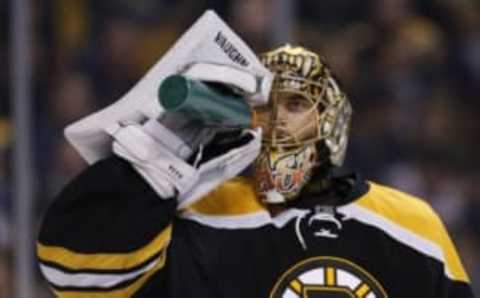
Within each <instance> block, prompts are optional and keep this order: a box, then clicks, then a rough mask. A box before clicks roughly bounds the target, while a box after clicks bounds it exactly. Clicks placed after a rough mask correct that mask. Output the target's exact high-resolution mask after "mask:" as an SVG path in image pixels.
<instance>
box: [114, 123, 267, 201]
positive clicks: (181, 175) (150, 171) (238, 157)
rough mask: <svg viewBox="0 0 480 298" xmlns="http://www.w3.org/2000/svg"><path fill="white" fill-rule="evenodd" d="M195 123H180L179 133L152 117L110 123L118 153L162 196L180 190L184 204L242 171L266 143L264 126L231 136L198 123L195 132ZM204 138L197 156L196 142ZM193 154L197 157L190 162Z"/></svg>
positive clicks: (167, 195) (173, 194) (165, 196)
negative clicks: (139, 121)
mask: <svg viewBox="0 0 480 298" xmlns="http://www.w3.org/2000/svg"><path fill="white" fill-rule="evenodd" d="M179 121H181V120H180V119H179ZM165 122H168V120H166V121H165ZM183 123H184V124H185V123H186V122H183ZM170 125H171V123H170ZM177 126H179V125H177ZM189 126H190V128H192V127H191V125H189V124H188V123H187V124H186V125H183V126H182V127H177V129H176V131H175V133H173V132H172V131H170V130H169V129H167V128H166V127H165V126H163V125H162V124H161V123H159V122H158V121H157V120H154V119H151V120H148V121H147V122H145V123H144V124H138V123H123V124H116V125H114V126H111V127H109V128H107V129H106V130H107V132H108V133H109V134H110V135H111V136H112V137H113V139H114V141H113V152H114V154H116V155H118V156H120V157H122V158H124V159H125V160H127V161H129V162H130V163H131V164H132V166H133V167H134V168H135V170H136V171H137V172H138V173H140V175H142V177H143V178H144V179H145V180H146V181H147V183H149V185H151V186H152V188H153V189H154V190H155V191H156V192H157V193H158V195H159V196H160V197H162V198H165V199H166V198H171V197H174V196H176V197H177V200H178V202H179V205H178V208H179V209H181V208H183V207H185V206H187V205H189V204H191V203H193V202H195V201H197V200H198V199H200V198H202V197H203V196H204V195H205V194H207V193H208V192H210V191H211V190H213V189H214V188H215V187H217V186H218V185H220V184H221V183H223V182H224V181H226V180H228V179H230V178H232V177H234V176H236V175H237V174H238V173H240V172H241V171H242V170H243V169H245V168H246V167H247V166H248V165H249V164H250V163H251V162H252V161H253V160H254V159H255V158H256V157H257V155H258V153H259V152H260V146H261V141H260V140H261V133H260V131H259V130H244V131H243V132H241V133H239V134H237V136H236V137H235V138H232V137H231V135H235V133H230V140H229V141H228V142H227V141H225V140H228V138H224V139H222V138H223V137H224V136H226V135H227V133H223V134H219V135H217V136H216V137H215V138H213V135H212V131H211V129H210V130H209V131H206V129H203V128H202V129H200V128H199V126H198V125H196V132H194V133H191V132H187V130H185V128H186V127H189ZM169 127H170V126H169ZM194 130H195V129H194ZM176 134H179V135H181V136H182V138H183V139H185V140H186V139H188V138H190V139H188V142H189V143H190V144H194V145H193V146H189V145H187V144H186V143H185V142H184V141H183V140H182V138H180V137H178V136H177V135H176ZM212 138H213V140H212ZM202 140H203V144H200V145H198V146H199V148H200V149H199V150H198V152H197V153H196V155H195V156H193V155H192V154H193V152H194V150H195V147H194V146H196V145H197V144H198V143H199V142H201V141H202ZM207 143H208V145H207ZM205 145H206V146H205ZM237 145H238V146H237ZM232 146H233V147H232ZM189 158H190V160H192V159H193V160H194V161H192V162H190V163H188V162H187V161H186V160H187V159H189Z"/></svg>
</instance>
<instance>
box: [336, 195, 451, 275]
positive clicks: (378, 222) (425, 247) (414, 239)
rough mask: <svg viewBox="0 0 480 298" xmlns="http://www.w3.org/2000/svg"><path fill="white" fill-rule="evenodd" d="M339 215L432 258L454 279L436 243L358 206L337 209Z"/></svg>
mask: <svg viewBox="0 0 480 298" xmlns="http://www.w3.org/2000/svg"><path fill="white" fill-rule="evenodd" d="M337 210H338V212H339V213H341V214H344V215H345V216H346V219H344V220H348V219H355V220H357V221H359V222H362V223H364V224H367V225H370V226H374V227H376V228H378V229H380V230H382V231H384V232H385V233H387V234H388V235H389V236H390V237H392V238H394V239H395V240H397V241H399V242H401V243H403V244H405V245H407V246H409V247H411V248H413V249H415V250H417V251H418V252H420V253H422V254H424V255H427V256H430V257H432V258H434V259H436V260H438V261H440V262H441V263H443V264H444V268H445V274H446V275H447V276H448V277H449V278H450V279H452V274H451V273H450V270H449V268H448V267H447V265H446V262H445V256H444V254H443V250H442V248H441V247H440V246H439V245H437V244H436V243H434V242H432V241H430V240H428V239H425V238H424V237H421V236H419V235H417V234H415V233H414V232H412V231H410V230H408V229H406V228H404V227H402V226H400V225H398V224H396V223H394V222H392V221H391V220H389V219H387V218H385V217H383V216H381V215H379V214H377V213H374V212H372V211H370V210H368V209H366V208H363V207H361V206H359V205H357V204H350V205H347V206H343V207H340V208H338V209H337Z"/></svg>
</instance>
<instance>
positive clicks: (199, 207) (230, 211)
mask: <svg viewBox="0 0 480 298" xmlns="http://www.w3.org/2000/svg"><path fill="white" fill-rule="evenodd" d="M239 198H241V200H239ZM189 209H190V210H191V211H193V212H196V213H200V214H204V215H222V216H229V215H232V216H239V215H247V214H252V213H257V212H259V211H264V210H265V208H264V207H263V206H262V204H261V203H260V201H259V200H258V199H257V197H256V194H255V189H254V186H253V185H252V182H251V181H250V180H249V179H248V178H245V177H235V178H233V179H231V180H228V181H227V182H225V183H223V184H222V185H220V186H219V187H218V188H216V189H215V190H213V191H212V192H210V193H209V194H207V195H206V196H205V197H204V198H202V199H200V200H199V201H197V202H195V203H194V204H193V205H191V206H190V207H189Z"/></svg>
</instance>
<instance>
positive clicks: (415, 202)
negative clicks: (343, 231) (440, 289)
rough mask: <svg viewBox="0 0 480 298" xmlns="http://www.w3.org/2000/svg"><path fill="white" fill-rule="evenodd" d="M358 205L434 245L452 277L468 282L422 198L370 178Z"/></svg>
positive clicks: (458, 259) (465, 274) (447, 238)
mask: <svg viewBox="0 0 480 298" xmlns="http://www.w3.org/2000/svg"><path fill="white" fill-rule="evenodd" d="M357 203H358V205H360V206H362V207H364V208H366V209H368V210H370V211H372V212H374V213H376V214H379V215H380V216H382V217H384V218H387V219H388V220H390V221H392V222H394V223H395V224H397V225H400V226H401V227H403V228H405V229H407V230H409V231H410V232H412V233H414V234H416V235H418V236H420V237H422V238H424V239H427V240H429V241H431V242H433V243H435V244H436V245H438V246H439V247H440V248H441V249H442V251H443V255H444V258H445V262H446V264H445V265H446V266H447V268H448V269H449V272H450V273H451V274H452V275H453V276H452V278H454V279H455V280H459V281H463V282H469V278H468V276H467V273H466V272H465V269H464V268H463V265H462V262H461V261H460V258H459V256H458V253H457V251H456V249H455V246H454V245H453V242H452V240H451V239H450V237H449V235H448V233H447V231H446V229H445V227H444V225H443V223H442V221H441V220H440V218H439V217H438V215H437V214H436V213H435V211H433V210H432V208H431V207H430V206H429V205H428V204H427V203H426V202H424V201H423V200H421V199H419V198H416V197H413V196H410V195H408V194H405V193H403V192H400V191H397V190H394V189H391V188H388V187H385V186H381V185H378V184H375V183H372V182H370V191H369V192H368V193H367V194H366V195H365V196H364V197H362V198H361V199H360V200H358V201H357Z"/></svg>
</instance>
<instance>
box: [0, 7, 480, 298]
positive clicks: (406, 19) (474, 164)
mask: <svg viewBox="0 0 480 298" xmlns="http://www.w3.org/2000/svg"><path fill="white" fill-rule="evenodd" d="M12 1H14V0H12ZM31 3H32V5H33V23H32V26H33V28H32V29H33V30H34V40H33V52H32V53H31V59H32V61H33V65H34V76H33V97H32V100H33V106H34V108H33V116H34V118H33V119H32V121H33V123H32V125H33V127H34V128H33V132H34V133H33V135H32V137H33V140H34V146H33V148H32V152H33V154H34V161H35V173H36V175H35V183H34V185H32V187H33V189H34V193H35V202H34V205H35V211H34V214H35V218H34V222H35V231H36V229H37V228H38V225H39V222H40V221H41V218H42V215H43V214H44V212H45V210H46V208H47V206H48V205H49V203H50V202H51V201H52V198H53V197H54V196H55V194H56V193H57V192H58V191H59V190H60V189H61V188H62V187H63V186H64V185H65V183H67V182H68V181H69V180H70V179H72V177H74V176H75V175H76V174H77V173H78V172H79V171H81V170H82V168H84V167H85V166H86V165H85V163H84V162H83V161H82V159H81V158H80V157H79V155H78V154H77V153H76V152H75V151H74V150H73V149H72V147H70V146H69V145H68V144H67V143H66V141H65V139H64V138H63V136H62V130H63V128H64V127H65V125H67V124H69V123H71V122H72V121H75V120H77V119H79V118H81V117H82V116H85V115H87V114H89V113H91V112H92V111H95V110H97V109H99V108H101V107H104V106H105V105H108V104H110V103H112V102H114V101H115V100H117V99H118V98H119V97H120V96H121V95H122V94H123V93H125V92H126V91H127V90H129V89H130V88H131V87H132V86H133V85H134V83H135V82H137V81H138V80H139V78H140V77H141V76H142V75H143V74H144V73H145V72H146V70H147V69H148V68H149V67H150V66H151V65H152V64H153V63H154V62H155V61H156V60H157V59H158V58H159V57H161V56H162V54H163V53H164V52H165V51H166V50H167V49H168V48H169V47H170V46H171V45H172V44H173V43H174V41H175V40H176V39H177V38H178V37H179V35H180V34H181V33H182V32H184V30H185V29H186V28H188V27H189V26H190V25H191V24H192V23H193V21H194V20H195V19H196V18H197V17H198V16H199V15H200V14H201V13H202V12H203V11H204V10H205V9H206V8H214V9H215V10H217V12H218V13H219V14H220V15H221V16H222V17H223V18H224V19H225V20H227V22H228V23H229V24H230V25H231V26H232V27H233V28H234V30H236V32H238V33H239V35H240V36H241V37H243V38H244V39H245V41H246V42H247V43H248V44H250V45H251V46H252V47H253V49H254V50H255V51H257V52H263V51H266V50H268V49H269V48H271V47H272V46H275V45H276V44H275V42H276V41H278V38H277V40H274V38H273V37H272V36H273V34H272V24H273V23H274V22H279V21H280V22H282V20H278V19H275V17H276V15H275V13H273V11H274V9H273V7H274V6H275V5H276V4H277V3H278V1H277V0H237V1H234V0H230V1H194V0H191V1H187V0H179V1H178V0H177V1H172V0H115V1H113V0H103V1H95V0H44V1H31ZM291 3H292V10H291V11H289V13H291V14H292V15H293V22H292V28H291V30H292V31H291V32H292V34H293V37H292V39H293V40H292V41H294V42H299V43H300V44H302V45H304V46H306V47H308V48H310V49H312V50H315V51H319V52H320V53H322V54H323V56H325V57H326V58H327V60H328V61H330V64H331V66H332V68H333V69H334V71H335V72H336V73H337V75H338V76H339V77H340V79H341V81H342V83H343V85H344V88H345V90H346V91H347V94H349V96H350V98H351V100H352V101H353V104H354V109H355V114H354V119H353V131H352V137H351V142H350V147H349V157H348V161H347V166H349V167H354V168H358V169H360V170H361V172H362V173H363V174H364V175H365V176H366V177H368V178H369V179H371V180H375V181H377V182H380V183H386V184H390V185H393V186H396V187H397V188H400V189H402V190H404V191H407V192H410V193H412V194H414V195H417V196H420V197H423V198H425V199H426V200H427V201H428V202H429V203H431V204H432V206H433V207H434V209H436V210H437V211H438V212H439V213H440V214H441V216H442V217H443V219H444V221H445V223H446V225H447V226H448V229H449V231H450V233H451V236H452V237H453V238H454V240H455V242H456V245H457V247H458V249H459V251H460V254H461V256H462V259H463V262H464V265H465V266H466V268H467V270H468V272H469V274H470V277H471V279H472V282H473V286H474V288H475V291H476V293H477V295H480V171H479V170H478V169H479V167H480V162H479V161H480V159H479V153H478V146H479V145H480V141H479V140H480V117H479V116H478V115H480V101H479V93H480V1H476V0H435V1H434V0H418V1H413V0H412V1H410V0H322V1H318V0H302V1H291ZM9 18H10V15H9V2H8V1H6V0H0V65H2V71H1V72H0V297H2V298H3V297H5V298H6V297H15V293H13V286H12V284H13V279H12V257H11V256H12V252H13V250H15V247H14V245H13V235H12V234H13V233H12V231H13V230H14V226H13V218H12V217H13V210H12V208H13V202H12V183H13V181H12V171H11V166H12V165H11V160H12V159H11V154H12V144H13V142H14V140H13V139H12V122H11V114H12V111H11V107H10V106H9V93H10V90H9V72H8V68H9V67H11V64H10V63H11V59H9V43H8V39H9V36H8V35H9V30H10V28H9ZM32 241H33V240H32ZM32 258H33V254H32ZM35 295H36V297H39V298H43V297H52V296H51V295H50V294H49V291H48V290H47V289H46V288H45V285H44V283H43V282H42V279H41V277H40V276H38V285H37V288H36V294H35Z"/></svg>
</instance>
